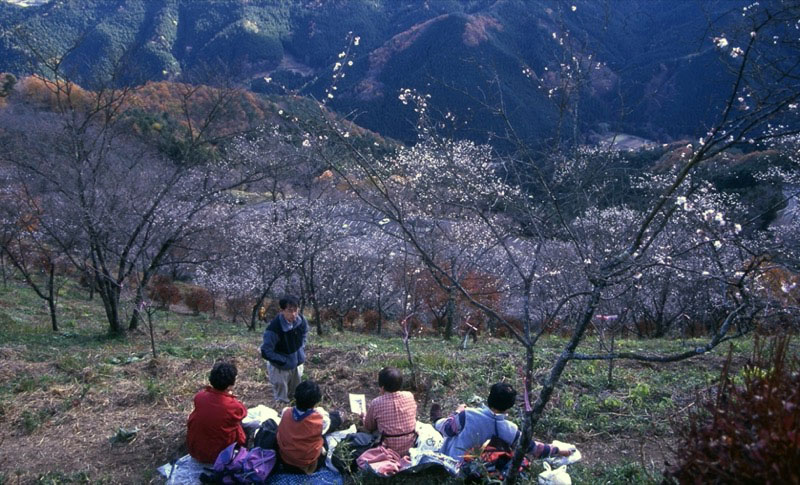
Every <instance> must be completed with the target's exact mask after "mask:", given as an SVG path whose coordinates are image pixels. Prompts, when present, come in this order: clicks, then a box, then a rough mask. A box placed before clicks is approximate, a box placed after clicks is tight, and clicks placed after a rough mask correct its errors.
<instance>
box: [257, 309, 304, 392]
mask: <svg viewBox="0 0 800 485" xmlns="http://www.w3.org/2000/svg"><path fill="white" fill-rule="evenodd" d="M278 305H279V306H280V309H281V311H280V313H278V315H277V316H276V317H275V318H273V319H272V321H271V322H269V325H267V329H266V330H264V342H263V343H262V344H261V356H262V357H264V359H266V361H267V374H268V375H269V381H270V382H271V383H272V389H273V394H274V397H275V400H276V401H279V402H287V403H288V402H289V399H290V396H294V390H295V388H296V387H297V385H298V384H300V379H301V378H302V377H303V363H304V362H305V361H306V350H305V346H306V335H307V334H308V322H307V321H306V319H305V318H304V317H303V315H301V314H300V312H299V310H298V306H299V305H298V301H297V298H295V297H293V296H285V297H283V298H281V299H280V300H279V301H278Z"/></svg>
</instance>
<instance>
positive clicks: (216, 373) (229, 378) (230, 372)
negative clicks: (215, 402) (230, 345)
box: [208, 361, 239, 391]
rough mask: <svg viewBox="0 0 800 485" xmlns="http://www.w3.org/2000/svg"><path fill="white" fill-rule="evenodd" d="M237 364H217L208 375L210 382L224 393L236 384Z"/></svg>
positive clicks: (223, 362) (222, 362)
mask: <svg viewBox="0 0 800 485" xmlns="http://www.w3.org/2000/svg"><path fill="white" fill-rule="evenodd" d="M238 373H239V371H238V370H237V369H236V364H234V363H232V362H225V361H221V362H217V363H216V364H214V367H212V368H211V372H210V373H209V374H208V382H210V383H211V385H212V386H213V387H214V389H217V390H219V391H224V390H225V389H227V388H228V387H230V386H232V385H234V384H236V374H238Z"/></svg>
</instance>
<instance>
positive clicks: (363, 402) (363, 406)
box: [350, 394, 367, 414]
mask: <svg viewBox="0 0 800 485" xmlns="http://www.w3.org/2000/svg"><path fill="white" fill-rule="evenodd" d="M350 412H352V413H355V414H364V413H366V412H367V397H366V396H365V395H364V394H350Z"/></svg>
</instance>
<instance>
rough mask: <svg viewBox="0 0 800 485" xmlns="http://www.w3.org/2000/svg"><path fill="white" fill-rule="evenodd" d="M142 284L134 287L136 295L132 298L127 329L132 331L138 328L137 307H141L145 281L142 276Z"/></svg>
mask: <svg viewBox="0 0 800 485" xmlns="http://www.w3.org/2000/svg"><path fill="white" fill-rule="evenodd" d="M142 280H143V281H142V284H140V285H139V287H138V288H136V296H135V297H134V299H133V314H132V315H131V321H130V322H129V323H128V331H130V332H132V331H134V330H136V329H138V328H139V320H140V316H139V308H141V305H142V302H143V301H144V285H145V284H146V282H145V281H144V278H142Z"/></svg>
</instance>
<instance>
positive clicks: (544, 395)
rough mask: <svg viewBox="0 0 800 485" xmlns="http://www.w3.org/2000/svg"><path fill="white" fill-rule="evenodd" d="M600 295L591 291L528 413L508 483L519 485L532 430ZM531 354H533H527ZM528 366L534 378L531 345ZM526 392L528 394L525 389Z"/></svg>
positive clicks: (597, 290)
mask: <svg viewBox="0 0 800 485" xmlns="http://www.w3.org/2000/svg"><path fill="white" fill-rule="evenodd" d="M600 293H601V287H600V286H599V285H595V287H594V288H593V289H592V293H591V298H590V299H589V301H588V302H587V304H586V308H585V309H584V312H583V315H581V317H580V320H578V322H577V324H576V325H575V332H573V334H572V337H571V338H570V340H569V342H568V343H567V346H566V347H564V350H563V351H561V355H559V356H558V359H557V360H556V363H555V364H554V365H553V367H552V368H551V369H550V374H549V375H548V376H547V378H546V379H545V381H544V384H543V385H542V389H541V391H539V397H537V398H536V402H535V403H533V407H532V409H531V411H530V412H527V411H526V412H525V420H524V422H523V424H522V436H521V437H520V445H519V446H517V449H516V450H515V451H514V459H513V460H512V461H511V469H510V471H509V473H508V476H507V477H506V480H505V483H506V484H514V483H516V482H517V478H518V476H519V472H518V469H519V466H520V464H521V463H522V458H523V457H524V456H525V452H526V451H527V448H526V447H527V446H530V442H531V436H533V428H534V427H535V426H536V423H538V422H539V419H541V417H542V414H543V413H544V408H545V407H546V406H547V403H548V402H550V398H551V397H552V395H553V390H555V387H556V385H557V384H558V381H559V380H560V379H561V374H562V373H563V372H564V369H565V368H566V367H567V363H568V362H569V360H570V359H571V358H572V356H573V354H574V352H575V349H576V348H578V344H579V343H580V342H581V339H583V335H584V333H586V328H587V327H588V326H589V323H591V321H592V318H593V317H594V314H595V311H596V310H597V305H598V304H599V303H600ZM528 353H529V354H530V355H527V354H528ZM525 367H526V369H525V375H526V376H532V375H533V347H532V346H526V362H525ZM530 385H531V384H530V380H529V379H528V380H527V386H530ZM526 392H529V391H528V390H527V389H526Z"/></svg>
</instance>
